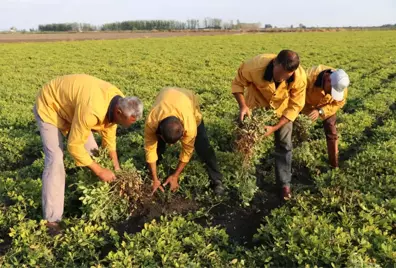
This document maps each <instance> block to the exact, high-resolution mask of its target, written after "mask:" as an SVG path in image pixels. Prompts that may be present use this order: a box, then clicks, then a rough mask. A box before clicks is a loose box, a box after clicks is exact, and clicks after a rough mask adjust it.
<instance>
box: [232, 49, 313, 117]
mask: <svg viewBox="0 0 396 268" xmlns="http://www.w3.org/2000/svg"><path fill="white" fill-rule="evenodd" d="M275 57H276V55H274V54H262V55H258V56H256V57H254V58H253V59H251V60H248V61H246V62H244V63H242V64H241V66H240V67H239V69H238V72H237V75H236V76H235V79H234V80H233V81H232V86H231V89H232V93H245V88H247V93H246V96H245V99H246V104H247V106H248V107H249V108H250V109H253V108H257V107H264V108H272V109H274V110H275V111H276V113H277V115H278V117H281V116H285V117H286V118H287V119H289V120H290V121H294V120H295V119H296V117H297V116H298V114H299V113H300V111H301V110H302V108H303V107H304V104H305V90H306V86H307V77H306V74H305V71H304V69H303V68H302V67H301V66H299V67H298V68H297V70H296V71H295V72H294V75H293V76H292V77H290V79H289V80H287V81H283V82H282V83H280V84H279V86H278V87H277V88H276V86H275V82H274V81H273V77H272V76H273V72H272V70H273V60H274V59H275Z"/></svg>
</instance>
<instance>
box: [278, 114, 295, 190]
mask: <svg viewBox="0 0 396 268" xmlns="http://www.w3.org/2000/svg"><path fill="white" fill-rule="evenodd" d="M292 131H293V122H289V123H287V124H285V125H284V126H283V127H281V128H280V129H279V130H277V131H276V132H275V177H276V181H277V183H278V185H280V186H283V187H284V186H290V182H291V177H292V173H291V169H292V150H293V144H292Z"/></svg>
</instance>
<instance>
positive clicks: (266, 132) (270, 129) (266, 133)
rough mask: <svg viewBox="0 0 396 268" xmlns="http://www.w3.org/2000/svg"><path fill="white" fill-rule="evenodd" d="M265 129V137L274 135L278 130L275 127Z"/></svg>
mask: <svg viewBox="0 0 396 268" xmlns="http://www.w3.org/2000/svg"><path fill="white" fill-rule="evenodd" d="M264 128H265V134H264V137H268V136H270V135H271V134H272V133H274V132H275V131H276V130H277V129H276V127H273V126H265V127H264Z"/></svg>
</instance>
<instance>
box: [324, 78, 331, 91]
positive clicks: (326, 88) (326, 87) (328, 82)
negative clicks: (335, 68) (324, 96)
mask: <svg viewBox="0 0 396 268" xmlns="http://www.w3.org/2000/svg"><path fill="white" fill-rule="evenodd" d="M323 89H324V91H325V92H326V93H329V94H330V93H331V79H330V73H325V74H324V75H323Z"/></svg>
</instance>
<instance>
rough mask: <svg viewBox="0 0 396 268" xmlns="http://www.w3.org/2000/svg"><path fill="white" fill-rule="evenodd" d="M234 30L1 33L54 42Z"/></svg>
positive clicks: (4, 39) (1, 38)
mask: <svg viewBox="0 0 396 268" xmlns="http://www.w3.org/2000/svg"><path fill="white" fill-rule="evenodd" d="M234 34H240V33H239V32H232V31H229V32H227V31H190V32H189V31H184V32H183V31H180V32H155V31H152V32H127V31H125V32H85V33H44V34H37V33H23V34H21V33H12V34H9V33H3V34H1V33H0V43H19V42H54V41H78V40H112V39H131V38H158V37H178V36H211V35H234Z"/></svg>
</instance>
